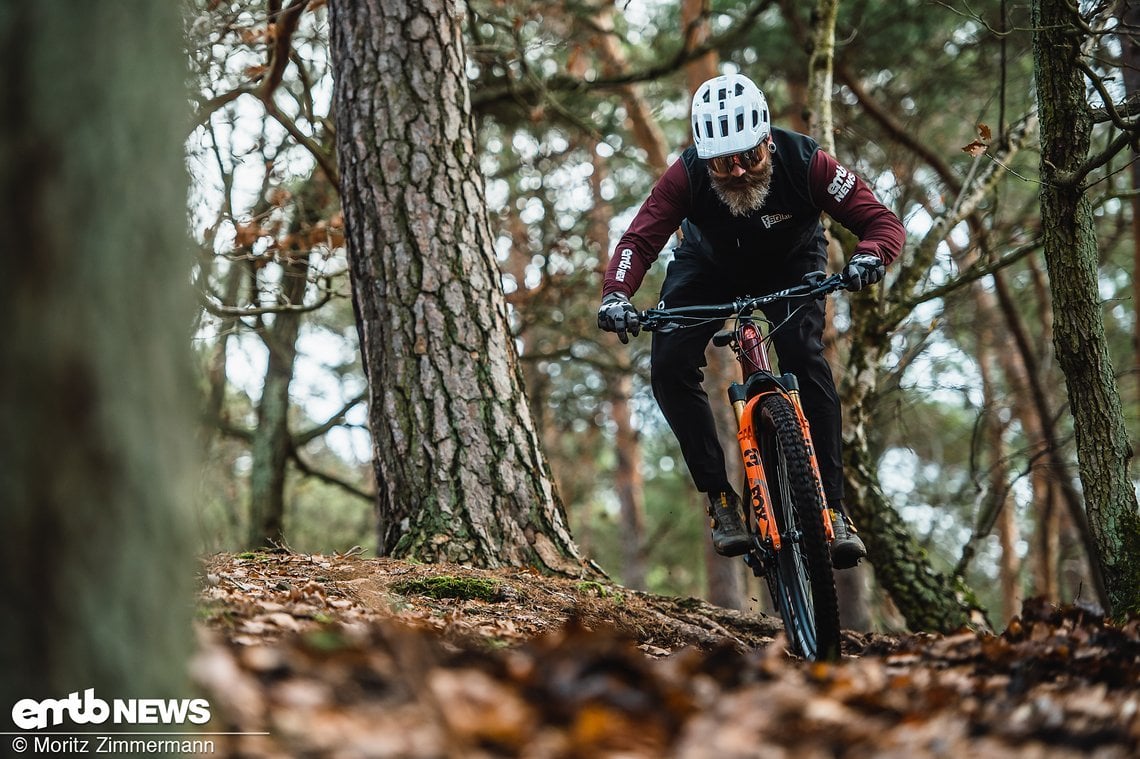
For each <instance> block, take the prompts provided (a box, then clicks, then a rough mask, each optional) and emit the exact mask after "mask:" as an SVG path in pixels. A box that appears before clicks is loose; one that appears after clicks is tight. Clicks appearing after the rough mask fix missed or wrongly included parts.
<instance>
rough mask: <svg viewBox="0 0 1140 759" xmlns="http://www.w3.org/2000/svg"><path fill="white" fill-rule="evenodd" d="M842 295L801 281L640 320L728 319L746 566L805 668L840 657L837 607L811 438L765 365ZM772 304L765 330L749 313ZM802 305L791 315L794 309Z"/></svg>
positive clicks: (667, 326) (829, 283)
mask: <svg viewBox="0 0 1140 759" xmlns="http://www.w3.org/2000/svg"><path fill="white" fill-rule="evenodd" d="M842 289H845V284H844V281H843V278H842V276H841V275H839V274H833V275H831V276H826V275H825V274H824V273H823V272H812V273H810V274H807V275H806V276H805V277H804V279H803V283H802V284H800V285H797V286H795V287H791V288H788V289H786V290H781V291H780V292H776V293H772V294H770V295H763V296H760V297H745V298H738V299H737V300H734V301H733V302H732V303H720V304H713V305H707V306H678V307H676V308H651V309H648V310H646V311H643V312H641V313H640V314H639V318H640V321H641V325H642V328H643V329H645V330H647V331H658V332H664V331H672V330H677V329H684V328H686V327H693V326H697V325H699V324H708V323H709V322H712V321H723V320H732V322H733V323H732V327H731V328H730V329H724V330H721V331H720V332H717V333H716V334H715V335H714V336H713V339H712V342H713V345H715V346H717V347H725V346H727V347H729V348H731V349H732V351H733V352H734V353H735V354H736V359H737V361H738V363H739V364H740V368H741V381H740V382H732V383H731V384H730V385H729V386H728V398H729V402H730V403H731V404H732V407H733V410H734V412H735V415H736V421H737V428H738V432H737V440H738V442H739V444H740V455H741V459H742V461H743V463H744V479H745V493H744V498H743V499H742V500H743V502H744V504H745V508H744V511H745V522H746V523H747V526H748V531H749V534H750V536H751V538H752V541H751V545H750V547H749V550H748V552H747V553H745V554H744V561H745V562H746V563H747V564H748V566H749V568H751V570H752V572H753V574H755V575H756V576H757V577H762V578H765V580H766V581H767V584H768V591H769V593H771V595H772V600H773V602H774V604H775V606H776V608H777V609H779V611H780V617H781V618H782V619H783V621H784V629H785V631H786V633H787V635H788V638H789V640H790V641H791V644H792V648H793V649H794V650H795V652H796V653H797V654H799V655H801V656H803V657H804V658H805V659H809V660H813V661H817V660H820V661H823V660H832V659H837V658H839V609H838V602H837V599H836V592H835V579H834V577H833V576H832V569H831V553H830V550H829V545H830V544H831V541H832V540H834V538H835V533H834V531H833V528H832V519H835V518H840V517H837V516H835V515H834V514H833V513H832V512H830V511H829V510H828V508H827V499H826V497H825V496H824V492H823V481H822V479H821V478H820V475H819V464H818V462H817V461H816V456H815V448H814V446H813V445H812V440H811V431H810V429H809V428H808V422H807V418H806V417H805V416H804V412H803V408H802V406H801V404H800V395H799V385H798V383H797V381H796V378H795V375H793V374H791V373H786V372H785V373H783V374H775V373H774V372H773V371H772V366H771V363H770V362H769V360H768V347H769V344H770V342H771V340H772V336H773V335H774V334H775V333H776V332H777V331H778V330H779V329H780V328H781V327H782V326H783V325H784V324H786V323H788V321H789V320H790V319H791V317H792V316H793V315H794V314H795V313H796V311H797V310H798V308H803V307H804V306H805V305H806V304H807V303H808V302H810V301H812V300H815V299H817V298H824V297H826V296H827V295H829V294H830V293H833V292H835V291H837V290H842ZM779 301H786V302H788V304H789V305H788V315H787V316H786V317H785V318H784V319H782V320H781V321H779V322H778V323H773V322H770V321H768V320H767V319H766V318H764V317H763V316H762V315H761V316H759V317H757V316H754V313H755V312H756V311H757V310H759V309H761V308H762V307H764V306H767V305H769V304H773V303H776V302H779ZM796 301H802V304H801V305H800V306H799V307H798V308H792V306H793V305H794V303H795V302H796Z"/></svg>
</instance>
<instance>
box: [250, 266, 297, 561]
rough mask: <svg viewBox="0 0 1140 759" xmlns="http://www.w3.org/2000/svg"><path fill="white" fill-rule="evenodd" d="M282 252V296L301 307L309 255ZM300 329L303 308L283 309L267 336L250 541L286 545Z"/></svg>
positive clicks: (252, 477)
mask: <svg viewBox="0 0 1140 759" xmlns="http://www.w3.org/2000/svg"><path fill="white" fill-rule="evenodd" d="M283 257H284V260H282V261H281V269H282V275H281V276H282V282H281V297H282V300H283V301H284V303H285V304H287V305H294V306H300V305H301V304H302V302H303V301H304V298H305V290H306V289H307V288H308V275H309V254H308V252H307V251H306V252H302V251H298V250H290V251H286V252H285V253H284V256H283ZM300 329H301V314H300V312H298V311H281V312H279V313H277V314H274V316H273V325H272V326H271V327H269V328H268V329H266V330H265V332H264V333H263V335H262V340H263V341H264V342H265V347H266V349H267V350H268V351H269V360H268V361H267V362H266V367H265V380H264V381H263V382H262V386H261V387H262V389H261V400H260V401H259V402H258V404H257V427H256V428H255V429H254V430H253V439H252V441H251V444H250V456H251V458H252V459H253V463H252V466H251V468H250V473H249V506H250V509H249V512H250V534H249V545H250V546H272V545H282V544H284V541H285V475H286V474H287V472H288V465H289V455H290V452H291V451H292V446H293V443H292V435H291V433H290V431H289V386H290V385H291V384H292V383H293V368H294V365H295V364H296V361H297V335H298V333H299V332H300Z"/></svg>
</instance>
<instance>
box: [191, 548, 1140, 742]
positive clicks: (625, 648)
mask: <svg viewBox="0 0 1140 759" xmlns="http://www.w3.org/2000/svg"><path fill="white" fill-rule="evenodd" d="M206 576H207V581H206V582H205V583H204V584H203V587H202V591H201V593H202V598H203V609H208V610H209V613H208V614H206V615H204V616H205V625H204V627H203V629H202V631H201V652H200V654H199V656H198V657H197V660H196V662H195V666H194V675H195V679H196V680H197V681H198V682H199V684H200V685H201V686H202V687H203V688H204V689H205V691H206V692H207V694H208V697H209V699H210V702H211V704H212V706H213V714H214V720H215V721H214V723H213V724H212V725H211V726H210V729H211V730H216V731H219V732H222V731H267V732H268V733H269V734H268V735H259V736H254V735H245V736H231V737H228V738H224V739H222V740H221V741H220V742H219V743H218V744H217V749H218V750H217V753H218V754H220V755H234V756H237V755H241V756H252V757H258V756H295V755H329V756H346V757H357V756H359V757H442V756H454V757H464V758H465V759H466V758H467V757H500V756H504V757H505V756H510V757H619V756H620V757H630V758H633V757H683V758H684V759H700V758H702V757H710V758H712V757H716V759H723V758H724V757H769V756H771V757H783V756H787V757H793V756H794V757H797V759H798V758H799V757H836V756H841V757H905V758H906V759H923V758H925V757H961V756H971V755H976V756H1014V757H1020V756H1024V757H1070V756H1072V757H1077V756H1082V757H1084V756H1094V757H1104V758H1106V759H1108V758H1111V757H1127V756H1134V755H1136V753H1137V751H1140V689H1138V688H1137V684H1138V681H1140V634H1138V632H1140V630H1138V628H1140V623H1137V622H1131V623H1129V624H1127V625H1124V626H1120V627H1118V626H1112V625H1109V624H1106V623H1105V621H1104V620H1103V619H1102V618H1101V617H1100V616H1099V615H1098V614H1096V613H1095V612H1094V611H1092V610H1089V609H1080V608H1075V607H1070V608H1058V607H1053V606H1050V605H1048V604H1044V603H1041V602H1029V603H1027V604H1026V607H1025V609H1024V611H1023V614H1022V616H1021V617H1020V618H1018V619H1017V620H1015V622H1014V623H1013V624H1011V625H1010V627H1009V629H1008V630H1007V631H1006V632H1005V633H1004V634H1002V635H1000V636H994V635H981V634H976V633H961V634H957V635H950V636H935V635H909V636H901V637H887V636H881V635H875V636H858V635H854V634H852V635H849V636H848V637H847V639H846V640H845V646H846V651H847V653H848V654H850V655H853V656H848V657H847V658H845V659H844V660H843V661H842V662H839V663H835V664H808V663H804V662H802V661H800V660H798V659H795V658H793V657H791V656H789V655H788V654H787V653H786V651H785V646H784V641H783V639H782V637H781V636H778V635H777V636H776V637H775V640H772V638H771V635H772V629H771V628H764V627H763V624H764V623H763V620H764V619H766V618H762V617H759V616H758V615H742V616H741V617H738V618H732V617H724V616H717V617H716V618H715V619H712V618H710V619H707V620H706V621H705V622H702V621H701V619H700V617H701V615H702V614H705V613H706V612H707V613H709V614H714V615H715V614H716V612H713V611H708V609H709V608H711V607H704V606H701V605H699V604H695V603H693V602H681V601H678V600H677V599H655V598H652V597H648V596H645V595H644V594H636V593H632V592H630V591H627V590H625V589H620V588H609V587H608V588H606V589H604V590H605V591H606V592H604V593H603V592H600V591H599V590H598V589H596V588H586V587H580V586H577V585H575V584H574V583H573V582H572V581H566V580H556V579H553V578H542V577H539V576H536V575H533V574H531V573H519V572H514V571H511V570H506V571H500V572H497V573H488V572H484V571H481V570H470V569H469V568H457V567H422V566H412V565H406V564H401V563H399V562H385V561H376V560H372V561H365V560H347V559H344V558H341V557H334V558H332V559H328V558H325V557H303V556H294V555H286V556H275V557H267V558H257V557H250V558H247V559H240V560H239V559H234V558H232V557H220V558H218V559H216V560H215V561H213V562H211V564H210V566H209V567H207V572H206ZM464 576H466V577H468V579H470V580H486V581H492V580H493V582H494V585H495V586H496V587H499V588H509V589H510V592H508V593H505V594H496V595H494V596H493V598H494V599H496V600H484V599H479V598H436V597H432V596H430V595H423V594H414V593H413V594H410V595H404V596H402V595H400V594H398V593H395V592H393V591H392V587H393V586H394V585H398V584H400V583H404V587H411V586H409V585H407V583H408V582H409V581H413V580H426V579H428V578H431V577H444V578H452V579H454V578H455V577H464ZM215 580H216V582H215ZM440 582H444V581H442V580H441V581H440ZM438 584H439V583H436V585H438ZM412 585H415V583H412ZM445 585H446V587H448V588H454V587H480V585H479V583H468V584H464V583H459V584H458V586H457V585H456V584H455V583H453V582H451V581H450V580H449V581H447V582H446V583H445ZM432 586H433V583H430V582H426V583H421V584H420V585H419V587H432ZM673 615H675V617H676V619H677V621H678V623H677V624H676V625H674V626H670V623H669V622H668V620H670V619H673V618H674V616H673ZM607 620H611V621H613V622H617V623H620V624H621V625H623V627H622V629H620V630H619V629H617V628H615V627H614V626H613V625H611V624H607ZM760 629H765V630H766V635H767V636H769V637H765V634H762V633H760V632H758V630H760ZM255 631H256V632H255ZM685 635H688V636H689V637H688V638H687V640H686V639H685V638H684V637H683V636H685ZM761 641H767V642H766V643H765V642H761Z"/></svg>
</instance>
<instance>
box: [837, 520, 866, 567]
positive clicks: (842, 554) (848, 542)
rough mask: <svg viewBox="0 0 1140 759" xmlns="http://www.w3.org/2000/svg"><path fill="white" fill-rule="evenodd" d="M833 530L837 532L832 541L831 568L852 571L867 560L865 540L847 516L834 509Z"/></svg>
mask: <svg viewBox="0 0 1140 759" xmlns="http://www.w3.org/2000/svg"><path fill="white" fill-rule="evenodd" d="M831 528H832V530H834V532H835V540H833V541H831V566H833V567H834V568H836V569H851V568H852V567H854V566H857V565H858V564H859V562H860V561H862V560H863V559H865V558H867V546H865V545H863V539H862V538H860V537H859V535H858V530H856V529H855V525H854V523H852V521H851V519H850V518H849V517H848V516H847V515H846V514H844V513H843V512H837V511H835V510H834V509H832V510H831Z"/></svg>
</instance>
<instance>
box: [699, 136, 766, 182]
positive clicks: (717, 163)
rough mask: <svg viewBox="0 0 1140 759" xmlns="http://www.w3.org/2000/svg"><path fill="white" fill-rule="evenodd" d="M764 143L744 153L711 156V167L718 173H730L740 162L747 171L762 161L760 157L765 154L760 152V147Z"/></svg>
mask: <svg viewBox="0 0 1140 759" xmlns="http://www.w3.org/2000/svg"><path fill="white" fill-rule="evenodd" d="M763 145H764V143H763V142H761V143H760V144H759V145H757V146H756V147H754V148H751V149H749V150H745V151H744V152H742V153H733V154H732V155H722V156H717V157H716V158H710V159H709V168H711V169H712V170H713V171H715V172H716V173H717V174H729V173H731V172H732V167H733V166H734V165H736V164H740V168H742V169H744V170H746V171H747V170H748V169H751V168H752V167H753V166H755V165H756V164H758V163H760V159H761V158H762V157H763V154H762V153H761V152H760V148H761V147H762V146H763Z"/></svg>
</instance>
